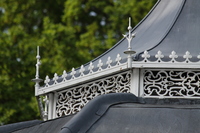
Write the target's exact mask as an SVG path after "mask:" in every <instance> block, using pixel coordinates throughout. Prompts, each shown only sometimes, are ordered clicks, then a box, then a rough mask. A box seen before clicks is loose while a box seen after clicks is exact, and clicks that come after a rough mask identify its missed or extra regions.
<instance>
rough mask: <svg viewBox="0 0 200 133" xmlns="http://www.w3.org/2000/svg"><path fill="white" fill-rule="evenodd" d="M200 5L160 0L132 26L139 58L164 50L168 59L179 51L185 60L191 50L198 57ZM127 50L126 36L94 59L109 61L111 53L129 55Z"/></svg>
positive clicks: (190, 0)
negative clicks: (144, 53) (146, 52)
mask: <svg viewBox="0 0 200 133" xmlns="http://www.w3.org/2000/svg"><path fill="white" fill-rule="evenodd" d="M199 6H200V1H199V0H158V2H157V4H156V5H155V6H154V7H153V8H152V10H151V11H150V12H149V14H148V15H147V16H146V17H145V18H144V19H143V20H142V21H141V22H140V23H139V24H138V25H137V26H136V27H134V28H133V29H132V33H136V37H135V38H133V39H132V41H131V47H132V50H134V51H135V52H136V54H135V55H133V57H136V58H135V60H138V58H141V55H142V53H143V52H144V51H148V53H149V54H150V55H153V56H155V55H156V54H157V52H158V51H161V52H162V54H163V55H164V58H165V59H167V58H169V55H170V54H171V52H172V51H175V52H176V54H177V55H178V56H179V58H177V59H176V60H177V61H182V60H183V56H184V55H185V53H186V51H188V52H190V54H191V55H192V60H193V61H196V60H197V56H198V55H199V53H200V50H199V49H200V44H199V42H200V37H199V35H200V24H199V22H200V14H199ZM126 50H127V40H126V38H123V39H122V40H121V41H119V42H118V43H117V44H116V45H115V46H113V47H112V48H111V49H109V50H108V51H107V52H105V53H104V54H102V55H101V56H99V57H98V58H96V59H94V60H93V62H95V61H98V60H99V59H101V60H102V62H106V60H107V58H108V56H110V57H111V58H113V59H114V58H115V57H116V55H117V54H120V55H121V57H122V59H125V58H126V57H127V55H125V54H124V53H123V52H124V51H126ZM152 60H154V59H153V58H152Z"/></svg>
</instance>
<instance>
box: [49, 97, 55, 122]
mask: <svg viewBox="0 0 200 133" xmlns="http://www.w3.org/2000/svg"><path fill="white" fill-rule="evenodd" d="M53 105H54V94H53V93H49V105H48V120H50V119H52V118H53Z"/></svg>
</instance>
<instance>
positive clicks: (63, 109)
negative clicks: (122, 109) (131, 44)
mask: <svg viewBox="0 0 200 133" xmlns="http://www.w3.org/2000/svg"><path fill="white" fill-rule="evenodd" d="M130 80H131V74H130V72H126V73H122V74H119V75H115V76H112V77H109V78H106V79H102V80H98V81H95V82H93V83H88V84H85V85H82V86H79V87H76V88H71V89H66V90H64V91H61V92H58V98H57V102H56V114H57V116H58V117H60V116H63V115H70V114H74V113H76V112H78V111H80V110H81V108H82V107H83V106H84V105H85V104H86V103H88V101H90V100H92V99H93V98H94V97H96V96H98V95H102V94H107V93H117V92H120V93H128V92H130Z"/></svg>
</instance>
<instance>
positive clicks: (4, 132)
mask: <svg viewBox="0 0 200 133" xmlns="http://www.w3.org/2000/svg"><path fill="white" fill-rule="evenodd" d="M72 117H73V115H70V116H64V117H60V118H57V119H53V120H49V121H40V120H32V121H25V122H19V123H14V124H8V125H3V126H0V133H58V132H59V131H60V130H61V127H62V126H63V125H65V123H67V122H68V121H69V120H70V119H71V118H72Z"/></svg>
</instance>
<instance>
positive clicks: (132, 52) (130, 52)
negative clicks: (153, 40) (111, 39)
mask: <svg viewBox="0 0 200 133" xmlns="http://www.w3.org/2000/svg"><path fill="white" fill-rule="evenodd" d="M128 30H129V34H128V36H127V35H123V36H124V37H125V38H126V39H127V40H128V50H126V51H124V53H125V54H127V55H128V57H127V58H128V67H132V66H131V63H132V60H131V56H132V54H135V53H136V52H135V51H133V50H132V48H131V40H132V39H133V38H134V37H135V33H133V34H131V30H132V27H131V17H129V26H128Z"/></svg>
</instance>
